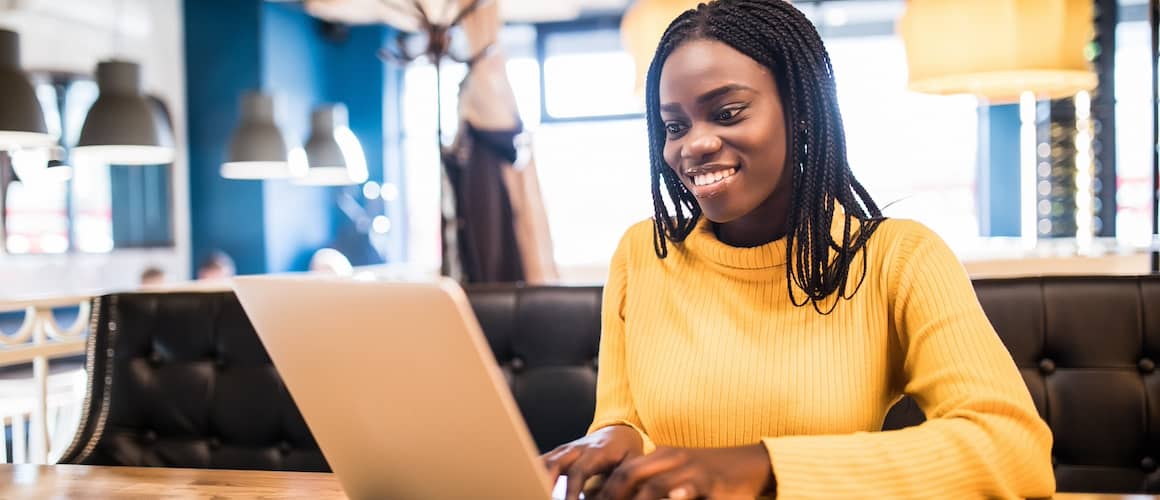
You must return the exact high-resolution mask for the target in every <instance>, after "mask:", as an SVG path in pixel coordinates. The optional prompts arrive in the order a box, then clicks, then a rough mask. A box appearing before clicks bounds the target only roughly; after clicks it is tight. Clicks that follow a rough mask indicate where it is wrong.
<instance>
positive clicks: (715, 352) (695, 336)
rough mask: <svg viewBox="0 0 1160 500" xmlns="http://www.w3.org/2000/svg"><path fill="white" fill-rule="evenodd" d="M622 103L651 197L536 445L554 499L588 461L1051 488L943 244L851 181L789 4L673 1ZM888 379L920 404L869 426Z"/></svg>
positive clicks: (613, 489) (751, 475)
mask: <svg viewBox="0 0 1160 500" xmlns="http://www.w3.org/2000/svg"><path fill="white" fill-rule="evenodd" d="M646 100H647V118H648V130H649V139H650V143H649V146H650V152H651V158H652V161H651V163H652V184H653V193H652V194H653V202H654V206H655V209H656V214H655V218H654V219H653V220H651V221H646V222H642V223H640V224H637V225H635V226H633V227H632V228H630V229H629V230H628V232H627V233H626V234H625V236H624V238H623V239H622V240H621V242H620V245H619V247H618V249H617V251H616V253H615V255H614V256H613V258H612V264H611V269H610V274H609V278H608V283H607V285H606V288H605V297H604V306H603V315H604V318H603V332H602V337H601V345H600V374H599V380H598V384H597V385H598V386H597V404H596V415H595V419H594V422H593V423H592V427H591V429H590V433H589V435H588V436H586V437H584V438H581V439H579V440H577V441H574V442H572V443H569V444H566V445H563V446H561V447H559V448H557V449H556V450H554V451H552V452H550V453H548V454H547V455H545V456H544V460H545V463H546V465H547V467H548V468H549V471H550V473H551V474H553V475H560V474H566V475H567V476H568V494H569V498H576V497H577V495H578V494H579V492H580V490H581V488H582V486H583V485H584V483H585V482H586V480H588V479H589V478H592V477H594V476H596V475H607V480H606V481H605V482H604V485H603V486H602V487H601V488H600V490H599V492H598V494H597V498H618V499H619V498H638V499H654V498H671V499H687V498H700V497H709V498H743V497H748V498H752V497H754V496H758V495H776V496H778V497H785V498H792V497H802V496H808V497H813V496H818V497H834V498H890V497H910V498H932V497H945V498H974V497H1038V496H1050V495H1051V494H1052V493H1053V491H1054V486H1055V485H1054V477H1053V474H1052V468H1051V459H1050V452H1051V443H1052V438H1051V432H1050V430H1049V429H1048V428H1047V426H1046V424H1044V422H1043V421H1042V420H1041V419H1040V418H1039V416H1038V415H1037V413H1036V410H1035V407H1034V405H1033V403H1032V401H1031V397H1030V395H1029V393H1028V391H1027V388H1026V386H1024V385H1023V382H1022V379H1021V378H1020V376H1019V372H1018V371H1017V369H1016V367H1015V364H1014V362H1013V361H1012V359H1011V357H1010V355H1009V354H1008V352H1007V350H1006V349H1005V348H1004V346H1003V344H1002V343H1001V342H1000V340H999V339H998V337H997V336H996V334H995V332H994V330H993V328H992V327H991V325H990V323H989V322H988V321H987V318H986V317H985V316H984V314H983V311H982V309H981V308H980V306H979V304H978V301H977V299H976V298H975V295H974V291H973V289H972V287H971V283H970V281H969V280H968V278H967V277H966V275H965V273H964V272H963V269H962V267H961V265H960V264H959V263H958V261H957V260H956V258H955V257H954V255H953V254H952V253H951V251H950V250H949V249H948V248H947V246H946V244H944V243H943V242H942V241H941V240H940V239H939V238H938V237H937V236H935V235H934V234H933V233H932V232H931V231H929V230H928V229H926V228H925V227H923V226H921V225H920V224H917V223H914V222H910V221H904V220H886V219H885V218H884V217H882V214H881V211H880V210H879V209H878V206H877V205H876V204H875V203H874V202H873V200H871V199H870V196H869V195H868V194H867V192H866V190H865V189H863V187H862V186H861V185H860V184H859V183H858V181H857V180H855V179H854V176H853V175H852V173H851V171H850V168H849V165H848V164H847V161H846V150H845V139H844V132H843V129H842V121H841V116H840V115H839V112H838V105H837V97H836V92H835V86H834V80H833V74H832V70H831V67H830V61H829V56H828V55H827V53H826V51H825V48H824V47H823V45H822V42H821V39H820V37H819V36H818V33H817V32H816V31H815V30H814V28H813V26H812V25H811V24H810V22H809V21H808V20H807V19H806V18H805V17H804V16H803V15H802V14H801V13H800V12H798V11H797V10H796V9H794V8H793V7H791V6H790V5H789V4H788V3H785V2H783V1H780V0H715V1H713V2H710V3H708V4H702V5H700V6H699V7H698V8H697V9H695V10H690V11H688V12H685V13H684V14H682V15H681V16H680V17H678V18H677V19H676V20H675V21H673V23H672V24H671V25H670V26H669V28H668V30H667V31H666V32H665V34H664V37H663V38H662V40H661V42H660V45H659V46H658V48H657V52H656V56H655V58H654V59H653V62H652V66H651V67H650V68H649V73H648V80H647V91H646ZM884 167H886V168H888V166H884ZM932 168H937V166H932ZM663 194H667V195H668V200H667V201H666V200H665V199H664V196H663ZM670 205H671V207H672V209H671V211H670V208H669V207H670ZM904 394H905V395H909V396H911V397H912V398H914V399H915V400H916V402H917V403H918V404H919V406H920V407H921V408H922V409H923V410H924V411H925V413H926V415H927V418H928V420H927V421H926V423H924V424H922V425H919V426H916V427H912V428H908V429H904V430H900V431H893V432H876V431H878V430H879V429H880V428H881V425H882V422H883V419H884V416H885V415H886V412H887V410H888V409H889V408H890V407H891V406H892V405H893V404H894V403H895V402H896V401H898V399H899V398H900V397H901V396H902V395H904Z"/></svg>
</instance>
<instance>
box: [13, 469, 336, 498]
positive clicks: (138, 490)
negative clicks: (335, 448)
mask: <svg viewBox="0 0 1160 500" xmlns="http://www.w3.org/2000/svg"><path fill="white" fill-rule="evenodd" d="M72 498H77V499H80V498H84V499H89V498H102V499H104V498H108V499H130V498H132V499H146V498H199V499H201V498H205V499H209V498H214V499H217V498H231V499H232V498H263V499H275V498H300V499H315V498H317V499H320V500H325V499H336V500H337V499H342V500H346V495H345V494H343V492H342V486H341V485H339V484H338V479H337V478H335V477H334V475H333V474H316V473H309V472H264V471H234V470H211V469H169V468H145V467H95V466H88V465H11V464H3V465H0V499H3V500H9V499H13V500H15V499H72Z"/></svg>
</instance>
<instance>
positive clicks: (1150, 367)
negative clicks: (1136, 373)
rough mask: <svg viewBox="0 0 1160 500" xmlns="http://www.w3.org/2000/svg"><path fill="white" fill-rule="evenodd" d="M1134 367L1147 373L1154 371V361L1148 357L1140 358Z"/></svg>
mask: <svg viewBox="0 0 1160 500" xmlns="http://www.w3.org/2000/svg"><path fill="white" fill-rule="evenodd" d="M1136 367H1137V368H1139V369H1140V373H1143V374H1149V373H1152V372H1154V371H1156V362H1155V361H1152V360H1151V359H1149V358H1142V359H1141V360H1140V362H1139V363H1136Z"/></svg>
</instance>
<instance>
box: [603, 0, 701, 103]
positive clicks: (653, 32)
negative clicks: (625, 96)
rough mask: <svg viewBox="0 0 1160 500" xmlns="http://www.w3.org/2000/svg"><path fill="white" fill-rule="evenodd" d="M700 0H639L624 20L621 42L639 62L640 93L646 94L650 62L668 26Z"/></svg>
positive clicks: (638, 89)
mask: <svg viewBox="0 0 1160 500" xmlns="http://www.w3.org/2000/svg"><path fill="white" fill-rule="evenodd" d="M698 3H700V0H637V1H636V2H635V3H633V4H632V7H629V8H628V10H627V11H626V12H625V13H624V18H623V19H622V20H621V21H620V37H621V43H623V44H624V48H625V50H627V51H628V53H629V54H630V55H632V60H633V62H635V63H636V93H637V95H644V83H645V77H646V76H647V75H648V65H649V64H650V63H652V58H653V54H654V53H655V52H656V50H657V44H658V43H660V41H661V36H663V35H664V34H665V28H668V27H669V23H671V22H673V19H676V18H677V16H679V15H681V13H682V12H684V11H686V10H689V9H692V8H694V7H696V6H697V4H698Z"/></svg>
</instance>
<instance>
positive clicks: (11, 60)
mask: <svg viewBox="0 0 1160 500" xmlns="http://www.w3.org/2000/svg"><path fill="white" fill-rule="evenodd" d="M53 144H56V138H55V137H53V136H52V135H50V134H49V133H48V129H47V127H46V126H45V123H44V111H42V110H41V108H40V101H39V100H37V98H36V91H35V90H34V89H33V87H32V83H31V82H29V81H28V75H26V74H25V73H24V70H22V69H21V68H20V36H19V35H18V34H16V32H14V31H8V30H0V150H9V149H17V148H46V147H50V146H52V145H53Z"/></svg>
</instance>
